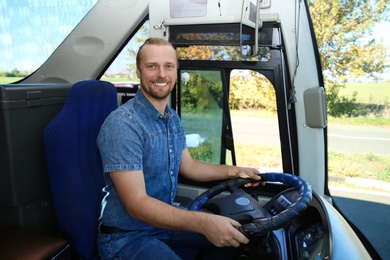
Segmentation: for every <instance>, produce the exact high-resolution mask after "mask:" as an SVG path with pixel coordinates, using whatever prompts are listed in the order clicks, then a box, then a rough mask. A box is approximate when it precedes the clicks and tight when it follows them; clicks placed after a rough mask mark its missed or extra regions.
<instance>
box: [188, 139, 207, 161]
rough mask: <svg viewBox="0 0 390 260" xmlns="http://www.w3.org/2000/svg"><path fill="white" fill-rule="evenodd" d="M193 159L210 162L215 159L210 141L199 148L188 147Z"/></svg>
mask: <svg viewBox="0 0 390 260" xmlns="http://www.w3.org/2000/svg"><path fill="white" fill-rule="evenodd" d="M188 151H189V152H190V154H191V156H192V158H194V159H196V160H201V161H204V162H209V161H211V159H212V158H213V149H212V144H211V142H210V141H205V142H203V143H202V144H201V145H199V146H198V147H188Z"/></svg>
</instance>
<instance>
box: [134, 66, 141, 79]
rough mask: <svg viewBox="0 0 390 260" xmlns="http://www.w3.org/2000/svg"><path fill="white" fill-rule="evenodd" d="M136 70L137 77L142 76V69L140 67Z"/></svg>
mask: <svg viewBox="0 0 390 260" xmlns="http://www.w3.org/2000/svg"><path fill="white" fill-rule="evenodd" d="M135 72H136V73H137V78H141V71H140V70H139V69H138V68H137V70H136V71H135Z"/></svg>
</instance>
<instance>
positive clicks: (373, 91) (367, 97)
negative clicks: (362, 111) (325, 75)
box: [339, 81, 390, 106]
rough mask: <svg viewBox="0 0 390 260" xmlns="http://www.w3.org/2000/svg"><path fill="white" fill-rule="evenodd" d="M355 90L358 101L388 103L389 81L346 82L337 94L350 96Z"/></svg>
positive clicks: (389, 103) (389, 102)
mask: <svg viewBox="0 0 390 260" xmlns="http://www.w3.org/2000/svg"><path fill="white" fill-rule="evenodd" d="M355 91H356V92H357V96H356V101H357V102H358V103H364V104H377V105H387V106H389V105H390V81H383V82H369V83H366V82H356V83H348V84H347V85H346V87H345V88H343V89H341V90H340V92H339V94H340V95H341V96H344V97H349V98H350V97H352V94H353V92H355Z"/></svg>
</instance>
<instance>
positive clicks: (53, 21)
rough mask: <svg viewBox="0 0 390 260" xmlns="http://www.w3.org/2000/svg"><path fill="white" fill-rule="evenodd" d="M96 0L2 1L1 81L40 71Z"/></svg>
mask: <svg viewBox="0 0 390 260" xmlns="http://www.w3.org/2000/svg"><path fill="white" fill-rule="evenodd" d="M96 2H97V0H52V1H45V0H34V1H14V0H1V1H0V17H1V19H0V50H1V52H2V55H1V59H0V84H2V83H12V82H16V81H17V80H20V79H22V78H23V77H25V76H27V75H29V74H31V73H32V72H34V71H35V70H37V69H38V68H39V67H40V66H41V64H42V63H43V62H44V61H45V60H46V59H47V58H48V57H49V56H50V55H51V54H52V53H53V51H54V50H55V49H56V48H57V47H58V46H59V44H60V43H61V42H62V41H63V39H64V38H65V37H66V36H67V35H68V34H69V33H70V32H71V30H72V29H73V28H74V27H75V25H76V24H77V23H79V22H80V20H81V19H82V18H83V17H84V16H85V14H86V13H87V12H88V11H89V10H90V9H91V8H92V7H93V5H94V4H95V3H96Z"/></svg>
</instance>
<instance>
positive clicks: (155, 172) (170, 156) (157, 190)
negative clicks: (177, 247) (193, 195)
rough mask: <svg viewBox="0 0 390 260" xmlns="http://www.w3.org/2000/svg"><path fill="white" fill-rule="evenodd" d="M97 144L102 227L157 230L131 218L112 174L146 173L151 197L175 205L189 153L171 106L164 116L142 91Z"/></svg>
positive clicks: (119, 112)
mask: <svg viewBox="0 0 390 260" xmlns="http://www.w3.org/2000/svg"><path fill="white" fill-rule="evenodd" d="M97 145H98V147H99V150H100V154H101V157H102V163H103V169H104V178H105V183H106V186H105V187H104V189H103V192H104V193H105V196H104V199H103V201H102V205H101V215H100V218H99V222H100V223H104V225H108V226H115V227H118V228H121V229H124V230H150V229H152V228H153V227H151V226H150V225H148V224H146V223H143V222H141V221H139V220H136V219H134V218H132V217H131V216H130V215H129V214H127V212H126V210H125V209H124V207H123V205H122V203H121V201H120V199H119V197H118V194H117V192H116V190H115V187H114V185H113V183H112V181H111V178H110V177H109V174H108V172H112V171H143V173H144V178H145V185H146V192H147V194H148V195H149V196H151V197H154V198H156V199H159V200H161V201H163V202H166V203H168V204H171V205H173V202H174V198H175V196H176V189H177V181H178V172H179V166H180V161H181V158H182V151H183V150H184V149H185V148H186V139H185V135H184V130H183V126H182V124H181V122H180V118H179V116H178V115H177V113H176V112H175V111H174V110H173V109H172V108H170V107H169V106H167V107H166V109H165V114H164V115H161V114H160V113H159V112H158V111H157V110H156V109H155V108H154V107H153V105H152V104H151V103H150V102H149V101H148V100H147V99H146V98H145V96H144V95H143V94H142V92H141V91H138V92H137V94H136V96H135V97H134V98H133V99H131V100H129V101H128V102H126V103H125V104H123V105H122V106H120V107H119V108H118V109H116V110H115V111H113V112H112V113H111V114H110V115H109V116H108V117H107V119H106V121H105V122H104V124H103V125H102V128H101V130H100V133H99V136H98V139H97ZM123 174H131V172H130V173H123Z"/></svg>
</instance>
